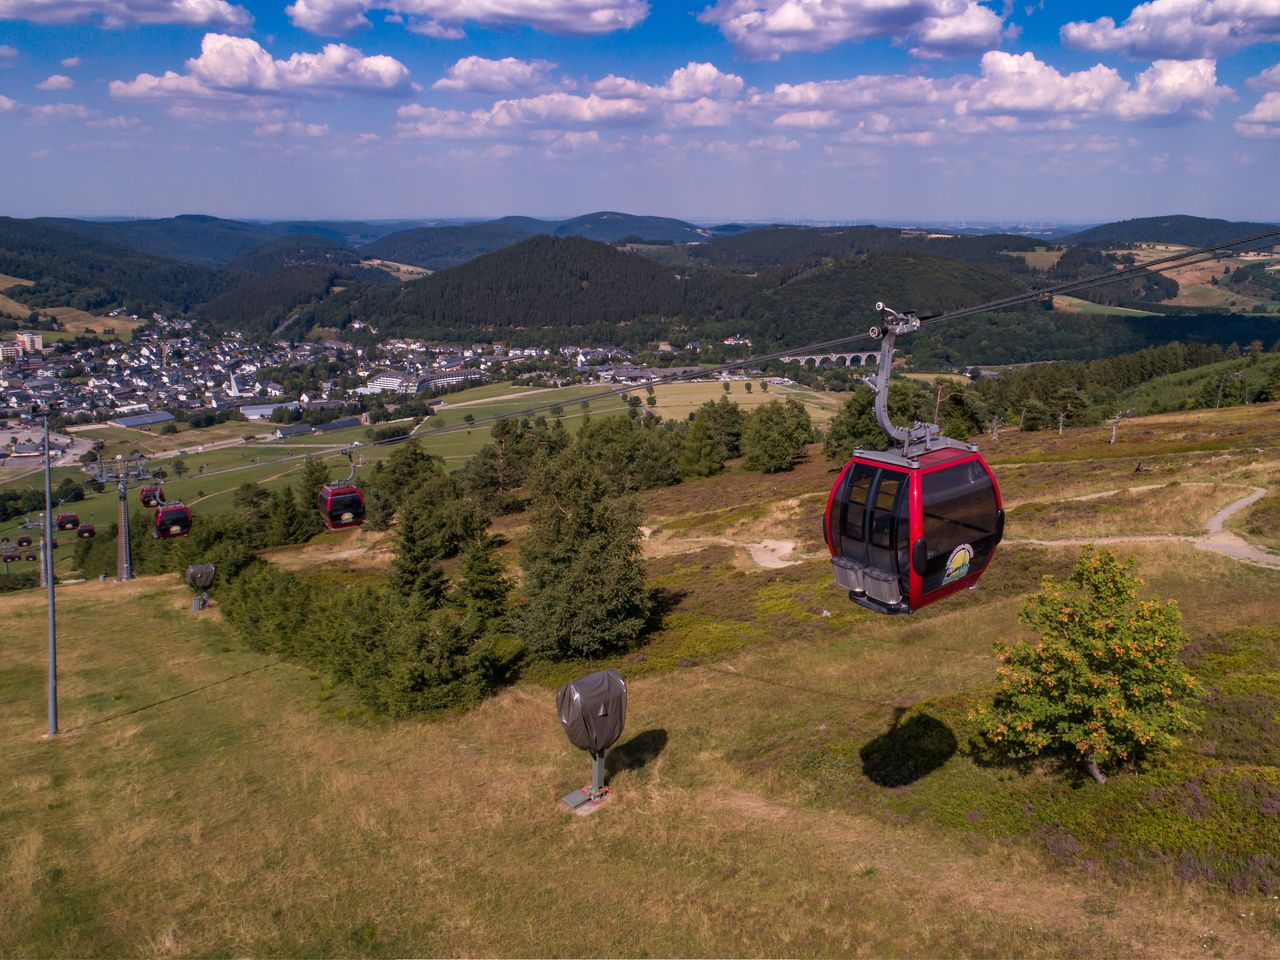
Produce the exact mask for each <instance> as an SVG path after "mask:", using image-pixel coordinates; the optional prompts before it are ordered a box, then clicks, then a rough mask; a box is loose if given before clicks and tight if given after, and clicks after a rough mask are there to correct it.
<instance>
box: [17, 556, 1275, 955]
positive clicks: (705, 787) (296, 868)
mask: <svg viewBox="0 0 1280 960" xmlns="http://www.w3.org/2000/svg"><path fill="white" fill-rule="evenodd" d="M184 595H185V591H184V590H182V588H181V587H179V586H177V585H176V584H175V582H174V581H173V580H172V579H170V580H168V581H156V580H143V581H138V582H135V583H133V584H129V585H125V586H122V587H117V586H111V587H108V588H103V587H101V586H99V585H98V584H87V585H83V586H81V587H71V588H68V589H66V590H65V591H64V593H63V609H64V611H65V613H64V616H65V620H64V632H63V644H64V646H63V650H64V660H63V671H64V672H63V677H64V685H63V694H64V706H65V711H64V720H65V724H66V725H67V726H68V727H73V728H76V729H75V731H74V732H73V733H72V734H71V735H69V736H67V737H66V738H65V739H64V740H62V741H61V742H59V743H56V744H46V743H41V742H39V741H38V740H37V739H36V738H35V733H36V732H38V729H39V718H40V702H39V698H38V693H39V684H38V682H36V683H34V684H31V685H29V687H28V688H24V689H29V690H30V692H33V693H35V694H36V695H37V696H36V699H35V702H30V701H28V700H26V699H25V698H24V699H21V700H14V699H12V693H11V692H9V688H6V694H7V695H6V702H7V703H9V704H10V706H11V709H9V710H8V711H6V712H5V714H4V715H3V719H0V737H3V740H4V745H5V751H4V754H3V756H4V760H3V761H0V764H2V767H3V769H2V770H0V804H2V805H3V811H4V813H5V816H4V817H3V818H2V819H0V844H2V845H3V849H4V850H5V852H6V869H7V873H6V875H5V883H6V886H7V888H8V889H9V890H11V891H12V893H13V895H12V896H7V897H5V898H3V899H0V911H2V913H0V949H3V950H4V952H6V953H10V954H12V953H24V954H30V953H34V954H37V955H67V954H77V955H87V954H92V955H98V956H118V955H129V956H138V955H147V956H150V955H165V956H168V955H173V954H209V953H223V952H225V953H232V954H236V955H260V954H272V955H298V954H303V953H323V954H339V955H351V954H356V953H371V954H397V953H398V954H407V953H412V954H442V953H443V954H453V955H468V956H474V955H486V956H526V955H546V954H558V955H565V954H572V955H583V954H590V955H613V954H636V953H642V952H643V953H656V954H663V955H672V956H685V955H699V956H708V955H724V954H734V955H744V956H748V955H802V954H803V955H811V954H817V955H839V956H849V955H860V954H868V955H874V956H879V955H886V954H894V955H904V956H936V955H940V954H947V955H961V954H964V955H968V954H980V955H993V954H994V955H1011V954H1016V955H1018V956H1097V955H1100V954H1102V955H1126V956H1156V957H1163V956H1169V955H1179V954H1186V953H1199V952H1200V950H1201V948H1202V940H1201V937H1202V935H1205V934H1206V933H1207V932H1208V931H1213V936H1214V938H1215V941H1214V945H1215V948H1216V949H1217V950H1218V951H1220V952H1222V953H1223V954H1226V955H1252V956H1261V955H1268V954H1271V953H1273V952H1274V950H1275V949H1276V948H1277V942H1276V940H1275V939H1274V931H1272V930H1270V929H1269V928H1268V926H1267V921H1266V919H1265V918H1264V917H1265V916H1269V914H1268V913H1267V911H1254V910H1251V911H1250V912H1255V913H1256V915H1255V916H1251V917H1243V916H1240V915H1239V913H1240V911H1238V910H1236V909H1234V906H1233V905H1232V904H1230V903H1229V902H1228V901H1227V900H1226V899H1225V898H1223V897H1220V896H1219V895H1217V894H1214V893H1212V892H1198V891H1194V890H1188V889H1181V888H1165V887H1162V886H1160V885H1158V884H1157V885H1153V886H1150V887H1144V888H1142V889H1140V890H1138V889H1128V888H1124V887H1120V886H1114V885H1103V886H1098V885H1097V884H1095V883H1092V882H1089V881H1088V880H1087V878H1086V877H1084V876H1083V875H1080V874H1078V873H1077V872H1076V871H1074V870H1065V871H1063V870H1054V869H1050V868H1048V867H1047V866H1046V864H1045V863H1044V862H1043V861H1042V860H1041V859H1040V858H1039V857H1038V856H1036V855H1034V854H1032V853H1031V852H1029V851H1023V850H1021V849H1020V848H1018V847H1004V846H993V847H991V848H989V849H985V850H984V849H979V848H976V847H974V846H973V845H972V844H969V843H967V842H965V840H964V838H963V837H958V836H954V835H947V834H941V833H938V832H936V831H933V830H930V829H928V828H925V827H922V826H909V825H901V824H896V823H890V822H885V821H884V820H882V819H880V818H877V817H873V816H867V815H860V814H856V813H850V812H843V811H838V810H834V811H833V810H830V809H822V810H819V809H816V808H812V807H810V806H808V805H807V804H806V802H805V800H804V796H803V794H802V792H799V791H797V790H796V788H795V786H794V785H793V784H789V783H788V781H787V778H786V777H785V776H783V775H782V774H781V772H774V773H769V772H768V771H765V772H755V771H751V770H749V769H747V768H744V767H743V766H741V765H740V764H739V763H738V762H737V761H736V760H735V759H734V758H735V757H736V756H738V755H739V754H741V753H742V752H743V751H744V750H751V749H753V747H752V744H753V740H754V736H755V735H754V733H753V731H755V730H758V729H761V727H762V725H764V726H766V727H771V726H772V725H775V724H776V721H777V718H778V717H779V716H788V717H789V718H790V721H791V723H790V725H792V726H794V728H795V730H796V731H797V733H799V734H801V735H803V731H804V730H806V729H808V728H809V727H811V726H816V725H820V724H824V723H825V724H831V723H838V724H844V723H849V722H850V721H851V720H852V721H853V722H854V723H855V724H857V725H859V726H867V727H869V728H874V727H875V726H876V725H878V724H881V723H883V722H884V719H885V717H886V715H887V714H889V713H890V711H891V708H892V706H893V705H894V704H896V703H900V702H903V701H906V702H911V701H913V700H914V699H916V698H918V697H920V696H924V695H929V694H931V693H933V692H942V691H945V690H948V689H953V688H954V687H955V685H956V684H963V683H968V682H973V681H975V680H977V679H979V678H981V677H984V676H985V675H987V674H988V673H989V670H990V663H989V657H988V656H987V654H986V653H980V651H984V650H985V649H986V647H987V643H988V641H987V638H986V635H985V634H986V631H987V630H989V629H991V628H992V627H993V626H998V625H1000V624H1005V625H1008V626H1010V627H1011V626H1012V617H1013V613H1014V612H1015V608H1016V603H1015V601H1013V600H1012V599H1010V600H999V601H996V602H995V604H994V606H987V607H985V608H979V607H977V606H974V605H962V606H960V607H956V608H952V609H951V610H949V611H947V612H944V613H942V614H941V615H939V616H935V617H933V618H931V619H930V620H928V621H920V622H919V623H918V624H917V625H906V624H902V625H897V624H894V623H887V622H885V621H883V620H875V619H872V618H870V617H869V616H867V615H862V614H857V613H850V612H848V611H844V610H842V611H841V612H840V615H839V617H838V618H837V620H836V621H835V625H839V624H852V625H856V628H855V629H853V630H850V629H848V627H847V626H846V627H844V628H841V629H832V626H833V625H832V624H831V622H830V621H826V622H823V623H822V624H821V626H820V635H822V636H823V637H825V639H824V640H822V641H820V642H819V643H818V644H817V645H815V644H814V642H813V640H812V639H808V638H806V639H801V638H799V637H797V638H795V639H792V640H787V639H784V638H785V636H786V633H787V629H788V625H789V624H790V623H791V621H790V620H789V619H788V618H785V617H783V618H780V619H779V620H778V631H779V634H778V636H779V639H777V640H775V641H774V642H773V643H771V644H767V645H765V646H762V647H757V648H755V649H753V650H752V651H750V652H746V653H744V654H742V655H740V656H738V657H736V658H733V659H731V660H729V661H728V662H726V663H724V664H722V665H719V666H715V667H711V666H708V667H702V668H693V669H690V670H684V671H679V672H676V673H669V674H665V675H659V676H654V677H650V678H644V679H640V680H636V681H633V683H632V685H631V686H632V710H631V713H630V716H629V718H628V732H627V734H625V735H624V741H625V740H627V739H630V738H631V737H633V736H635V735H636V734H638V733H640V732H642V731H655V730H662V731H664V733H665V736H666V738H667V742H666V746H665V749H663V750H661V752H660V753H659V754H658V755H657V756H656V757H655V758H654V759H652V760H651V761H650V762H649V763H648V764H647V765H646V766H644V767H643V768H640V769H634V770H622V771H619V772H618V773H617V774H616V775H615V776H614V779H613V786H614V788H615V791H616V797H615V800H614V801H613V803H612V804H611V805H610V806H608V807H606V808H605V809H604V810H602V811H600V812H599V813H598V814H596V815H595V816H593V817H591V818H588V819H585V820H583V819H580V818H576V817H573V816H571V815H570V814H568V813H567V812H566V811H565V810H564V809H563V808H561V807H560V806H559V805H558V803H557V798H558V797H559V796H560V795H561V794H562V793H564V792H566V791H567V790H568V789H570V788H572V787H573V786H576V785H578V784H579V782H580V781H581V780H582V779H583V777H584V775H585V772H586V765H585V763H584V761H583V759H582V757H581V756H579V755H576V754H575V752H574V751H572V750H571V749H570V748H569V747H568V746H567V745H566V744H565V743H564V740H563V736H562V735H561V733H560V732H559V730H558V729H557V725H556V723H555V721H554V716H553V711H552V710H551V707H550V691H549V690H546V689H543V688H538V687H530V686H521V687H517V688H515V689H512V690H508V691H506V692H504V693H502V694H501V695H499V696H497V697H495V698H493V699H492V700H490V701H488V702H487V703H485V704H484V705H482V706H481V707H480V708H478V709H477V710H475V711H473V712H472V713H470V714H467V715H465V716H460V717H456V718H453V719H447V720H445V721H442V722H436V723H422V722H410V723H401V724H395V725H381V724H374V725H361V724H359V723H353V722H350V721H341V720H338V719H336V718H335V716H334V715H333V713H332V711H331V710H330V709H329V708H328V707H327V706H326V705H325V704H324V703H322V702H321V700H319V699H317V692H318V688H317V683H316V681H314V680H311V679H309V678H308V674H307V671H305V670H304V669H300V668H297V667H292V666H288V665H279V666H273V667H271V668H269V669H267V670H260V671H258V672H256V673H253V674H251V675H249V676H246V677H242V678H241V679H239V680H237V681H234V682H232V683H226V684H222V685H220V686H215V687H208V688H206V689H205V690H201V691H199V692H196V693H192V694H191V695H189V696H186V697H183V698H182V699H179V700H175V701H172V702H170V703H168V704H163V705H159V706H156V707H153V708H151V709H148V710H143V711H142V712H139V713H136V714H133V715H132V716H130V717H126V718H121V719H118V720H109V721H107V722H104V723H101V724H99V725H97V726H89V725H88V724H89V723H90V722H91V721H94V720H98V719H102V718H104V717H105V716H107V715H109V714H111V713H112V712H116V711H119V710H121V709H129V708H132V707H135V706H138V705H142V704H145V703H147V702H149V701H152V700H159V699H162V698H163V697H164V696H171V695H173V694H174V693H180V692H183V691H186V690H192V689H196V688H198V687H200V686H201V685H203V684H207V683H209V682H211V681H214V680H218V679H222V678H223V677H226V676H228V675H231V674H234V673H237V672H240V671H243V670H245V669H250V668H252V667H255V666H261V665H262V664H263V663H264V661H263V660H262V658H259V657H257V656H255V655H252V654H249V653H242V652H235V651H231V652H219V651H220V650H221V644H222V641H223V640H224V639H225V635H224V634H223V632H222V631H223V628H222V627H221V626H220V625H218V624H217V623H211V622H210V621H208V620H202V619H199V618H195V617H192V616H191V615H190V614H187V615H185V616H181V615H176V614H175V613H173V612H172V611H173V609H174V604H175V602H176V601H180V600H181V599H182V598H183V596H184ZM37 609H38V607H37V606H36V605H35V604H34V603H33V600H32V598H25V597H20V598H3V599H0V626H3V628H4V630H3V633H2V634H0V636H4V637H5V638H14V637H15V636H16V635H17V634H20V633H21V631H20V630H19V631H15V629H14V628H15V627H16V626H17V625H18V624H20V623H28V624H29V623H31V622H32V620H33V619H35V618H34V617H32V614H33V613H35V611H36V610H37ZM984 627H985V629H984ZM922 630H923V633H922V632H921V631H922ZM944 637H946V638H950V640H949V642H944V643H942V644H939V642H938V641H939V640H940V639H941V638H944ZM4 646H5V654H6V657H7V658H8V660H9V662H10V664H11V665H12V667H13V669H15V670H18V671H22V672H24V673H31V672H32V671H34V672H35V673H36V674H37V675H38V672H39V669H40V659H39V656H38V653H37V652H36V651H37V647H38V645H34V644H21V645H18V644H14V643H12V642H9V641H8V640H6V641H5V642H4ZM175 651H181V652H182V653H183V654H184V656H182V657H181V658H175V657H174V656H173V653H174V652H175ZM925 654H927V655H925ZM939 654H942V656H939ZM975 655H976V656H975ZM796 671H803V674H802V675H803V676H804V677H805V679H804V681H803V682H802V683H800V684H797V685H794V686H793V685H789V684H788V683H787V682H786V679H785V678H787V677H789V676H795V675H797V673H796ZM855 678H856V680H855ZM851 681H853V682H851ZM116 693H120V694H122V696H121V699H119V700H115V699H113V697H114V695H115V694H116ZM24 707H25V709H24ZM12 708H17V709H12ZM859 718H861V719H859ZM37 776H43V777H44V779H32V778H33V777H37ZM566 878H571V881H570V882H566ZM602 895H603V896H604V897H605V898H606V899H607V900H608V901H609V903H610V908H609V909H608V910H606V911H604V912H603V913H602V912H601V911H600V910H599V908H598V902H599V901H598V898H599V897H600V896H602Z"/></svg>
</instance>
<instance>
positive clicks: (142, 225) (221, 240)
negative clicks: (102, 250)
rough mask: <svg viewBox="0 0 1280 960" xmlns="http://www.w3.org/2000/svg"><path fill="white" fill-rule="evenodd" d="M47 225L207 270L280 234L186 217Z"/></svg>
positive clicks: (257, 226)
mask: <svg viewBox="0 0 1280 960" xmlns="http://www.w3.org/2000/svg"><path fill="white" fill-rule="evenodd" d="M41 222H43V223H48V224H52V225H54V226H57V227H60V228H62V229H64V230H71V231H73V232H75V233H79V234H83V235H85V236H89V237H93V238H95V239H97V240H103V241H106V242H108V243H112V244H115V245H117V246H121V247H125V248H127V249H129V250H134V251H137V252H138V253H147V254H151V255H152V256H156V257H167V258H169V259H173V260H181V261H183V262H184V263H191V264H195V265H197V266H203V267H220V266H222V265H223V264H225V263H227V262H228V261H231V260H234V259H235V258H236V257H238V256H241V255H242V254H245V253H248V252H249V251H250V250H252V249H253V248H254V247H258V246H261V245H262V244H264V243H266V242H267V241H268V240H272V239H274V238H275V237H277V236H279V233H278V232H277V231H275V230H272V229H270V228H269V227H267V226H264V225H262V224H250V223H242V222H241V221H239V220H223V219H221V218H220V217H206V216H202V215H196V214H184V215H182V216H179V217H168V218H166V219H163V220H118V221H97V220H69V219H56V220H53V219H50V220H43V221H41Z"/></svg>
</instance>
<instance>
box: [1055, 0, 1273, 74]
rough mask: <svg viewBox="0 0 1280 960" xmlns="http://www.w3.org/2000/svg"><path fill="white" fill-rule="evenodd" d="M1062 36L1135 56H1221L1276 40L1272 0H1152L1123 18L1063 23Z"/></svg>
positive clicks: (1069, 42)
mask: <svg viewBox="0 0 1280 960" xmlns="http://www.w3.org/2000/svg"><path fill="white" fill-rule="evenodd" d="M1060 32H1061V36H1062V41H1063V42H1064V43H1065V44H1067V45H1068V46H1071V47H1076V48H1078V49H1081V50H1115V51H1119V52H1121V53H1124V54H1125V55H1127V56H1130V57H1133V58H1135V59H1148V58H1150V59H1171V60H1194V59H1202V58H1206V57H1221V56H1225V55H1226V54H1229V53H1234V52H1235V51H1237V50H1240V49H1243V48H1244V47H1247V46H1252V45H1253V44H1258V43H1275V42H1276V41H1278V40H1280V4H1278V3H1276V0H1151V2H1149V3H1142V4H1139V5H1138V6H1136V7H1134V8H1133V10H1132V11H1130V13H1129V16H1128V17H1127V18H1126V19H1125V21H1124V23H1122V24H1120V25H1118V26H1117V25H1116V22H1115V20H1113V19H1112V18H1111V17H1100V18H1099V19H1097V20H1090V21H1084V20H1079V21H1075V22H1073V23H1068V24H1065V25H1063V27H1062V29H1061V31H1060Z"/></svg>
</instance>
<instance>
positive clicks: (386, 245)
mask: <svg viewBox="0 0 1280 960" xmlns="http://www.w3.org/2000/svg"><path fill="white" fill-rule="evenodd" d="M555 227H556V224H555V222H554V221H551V220H535V219H533V218H532V217H503V218H502V219H500V220H489V221H486V222H484V223H468V224H463V225H459V226H447V227H419V228H417V229H414V230H402V231H400V232H398V233H392V234H389V235H387V236H385V237H383V238H382V239H380V240H375V241H374V242H373V243H369V244H366V245H365V246H363V247H361V248H360V254H361V256H364V257H366V258H370V257H376V258H377V259H379V260H392V261H394V262H395V263H408V264H411V265H413V266H415V267H426V268H427V269H428V270H443V269H445V268H447V267H456V266H458V265H459V264H462V263H466V262H467V261H468V260H474V259H475V258H476V257H479V256H482V255H484V254H486V253H492V252H494V251H495V250H501V249H502V248H503V247H509V246H511V245H512V244H514V243H519V242H520V241H521V240H526V239H528V238H529V237H532V236H535V235H537V234H550V233H552V232H553V231H554V229H555Z"/></svg>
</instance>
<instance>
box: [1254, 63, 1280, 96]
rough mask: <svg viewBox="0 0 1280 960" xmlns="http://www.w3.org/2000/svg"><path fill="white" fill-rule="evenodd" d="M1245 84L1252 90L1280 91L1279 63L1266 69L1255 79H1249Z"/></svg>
mask: <svg viewBox="0 0 1280 960" xmlns="http://www.w3.org/2000/svg"><path fill="white" fill-rule="evenodd" d="M1245 84H1246V85H1248V86H1249V87H1252V88H1253V89H1254V90H1280V63H1277V64H1276V65H1275V66H1274V67H1267V69H1265V70H1263V71H1262V72H1261V73H1260V74H1258V75H1257V76H1256V77H1250V78H1249V79H1248V80H1246V81H1245Z"/></svg>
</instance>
